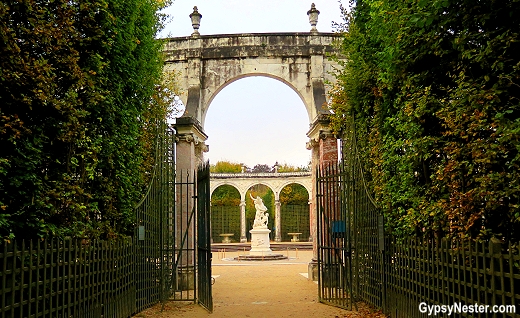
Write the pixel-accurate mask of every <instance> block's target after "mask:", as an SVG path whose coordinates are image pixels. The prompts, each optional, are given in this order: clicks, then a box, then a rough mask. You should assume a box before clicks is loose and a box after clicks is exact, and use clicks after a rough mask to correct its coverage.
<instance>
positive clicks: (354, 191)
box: [316, 124, 384, 310]
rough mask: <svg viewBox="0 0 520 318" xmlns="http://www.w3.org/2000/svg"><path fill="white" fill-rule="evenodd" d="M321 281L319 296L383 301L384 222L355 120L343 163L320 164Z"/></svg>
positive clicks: (340, 302)
mask: <svg viewBox="0 0 520 318" xmlns="http://www.w3.org/2000/svg"><path fill="white" fill-rule="evenodd" d="M317 170H318V171H317V177H316V180H317V185H316V186H317V208H318V223H317V225H318V273H319V275H318V284H319V298H320V301H321V302H324V303H327V304H331V305H334V306H337V307H341V308H345V309H350V310H351V309H352V307H353V306H355V304H356V301H360V300H365V301H367V302H369V303H371V304H374V305H376V306H378V307H380V306H381V305H382V301H383V297H382V296H383V294H384V291H383V288H384V284H382V279H381V272H382V271H380V270H379V269H380V268H381V266H382V265H383V254H382V251H383V248H384V237H383V227H382V225H383V222H382V217H381V216H380V215H379V211H378V209H377V207H376V205H375V203H374V201H373V200H372V198H371V196H370V195H369V193H368V192H367V187H366V184H365V179H364V176H363V171H362V166H361V163H360V160H359V156H358V153H357V148H356V139H355V131H354V128H353V124H352V125H351V126H350V127H348V129H346V133H345V134H344V136H343V139H342V160H341V162H340V163H339V164H337V165H336V164H335V165H330V166H325V167H319V169H317Z"/></svg>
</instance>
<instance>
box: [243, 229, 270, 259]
mask: <svg viewBox="0 0 520 318" xmlns="http://www.w3.org/2000/svg"><path fill="white" fill-rule="evenodd" d="M249 233H251V250H250V251H249V255H253V256H266V255H271V254H272V253H273V251H272V250H271V243H270V242H269V233H271V230H269V229H252V230H250V231H249Z"/></svg>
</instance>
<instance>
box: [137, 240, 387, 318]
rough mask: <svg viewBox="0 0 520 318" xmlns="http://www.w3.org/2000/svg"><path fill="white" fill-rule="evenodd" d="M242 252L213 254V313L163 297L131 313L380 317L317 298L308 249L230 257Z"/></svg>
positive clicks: (166, 316)
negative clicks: (270, 256) (266, 257)
mask: <svg viewBox="0 0 520 318" xmlns="http://www.w3.org/2000/svg"><path fill="white" fill-rule="evenodd" d="M239 253H240V254H243V252H236V251H233V252H226V253H225V254H224V253H216V252H214V253H213V267H212V270H213V276H214V277H215V284H214V285H213V302H214V310H213V314H209V313H207V312H206V311H205V310H204V309H203V308H202V307H200V306H198V305H195V304H192V303H176V302H169V303H168V304H167V305H166V306H165V310H164V311H163V312H161V311H160V309H161V306H160V305H157V306H155V307H152V308H149V309H147V310H145V311H144V312H142V313H140V314H138V315H136V316H135V317H142V318H147V317H160V318H169V317H195V318H198V317H213V318H221V317H251V318H254V317H334V318H335V317H338V318H339V317H373V318H376V317H384V316H383V315H381V314H378V313H371V312H370V310H369V309H368V308H364V307H363V308H359V309H360V310H359V311H357V312H351V311H347V310H343V309H339V308H335V307H332V306H327V305H324V304H321V303H319V302H318V289H317V288H318V285H317V284H316V282H312V281H309V280H308V279H307V277H306V275H307V264H308V263H309V261H310V260H311V258H312V251H309V250H305V251H298V252H296V251H295V250H290V251H289V252H287V251H283V252H276V253H283V254H284V255H287V253H288V256H289V259H288V260H279V261H264V262H261V261H241V262H238V261H235V260H233V258H234V257H236V256H237V255H238V254H239Z"/></svg>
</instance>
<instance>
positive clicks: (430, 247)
mask: <svg viewBox="0 0 520 318" xmlns="http://www.w3.org/2000/svg"><path fill="white" fill-rule="evenodd" d="M519 254H520V251H519V249H518V247H513V246H511V245H509V244H508V245H506V246H503V245H502V244H500V243H491V242H487V243H471V242H453V241H448V240H434V241H431V240H417V239H415V240H412V239H409V240H406V241H404V242H399V243H398V242H395V241H391V240H388V241H387V250H386V251H385V268H384V271H385V273H384V275H385V280H386V291H387V292H386V294H385V296H386V299H387V302H386V306H385V308H383V309H384V311H385V312H386V313H387V314H389V315H390V317H428V316H429V315H428V312H423V311H424V310H425V308H426V307H425V305H430V306H433V305H438V306H441V305H445V306H453V305H458V304H460V306H464V305H466V306H468V305H469V306H471V307H467V309H466V310H467V312H465V313H464V312H460V313H457V314H456V315H455V316H458V317H520V312H518V310H520V308H518V305H519V304H520V294H519V291H520V270H519V269H520V255H519ZM421 303H423V307H422V308H420V307H419V305H420V304H421ZM475 304H476V305H477V306H478V308H477V307H475ZM485 306H489V307H488V308H486V307H485ZM494 306H497V307H494ZM511 306H516V307H511ZM439 308H440V307H439ZM452 308H455V307H452ZM461 308H462V307H461ZM470 308H471V309H470ZM515 309H516V310H515ZM446 310H448V309H447V308H446ZM513 310H514V311H516V312H514V311H513ZM495 311H504V312H495Z"/></svg>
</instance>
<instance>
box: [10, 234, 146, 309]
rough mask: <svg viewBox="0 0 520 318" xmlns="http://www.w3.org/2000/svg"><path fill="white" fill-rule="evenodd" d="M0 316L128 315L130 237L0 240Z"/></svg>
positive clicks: (132, 305) (132, 302) (133, 291)
mask: <svg viewBox="0 0 520 318" xmlns="http://www.w3.org/2000/svg"><path fill="white" fill-rule="evenodd" d="M1 246H2V247H1V251H0V266H1V269H2V271H1V273H0V277H1V289H0V316H1V317H2V318H7V317H9V318H15V317H29V318H30V317H129V316H130V315H131V314H132V313H134V312H135V309H136V303H135V294H136V286H135V284H134V268H133V248H132V243H131V242H130V241H129V240H119V241H111V242H108V241H88V240H76V239H74V240H73V239H68V240H59V239H49V240H43V241H42V240H34V241H22V242H3V243H2V245H1Z"/></svg>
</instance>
